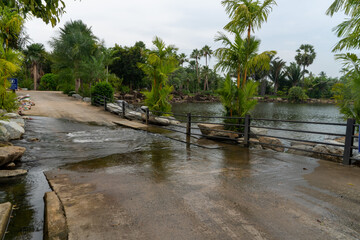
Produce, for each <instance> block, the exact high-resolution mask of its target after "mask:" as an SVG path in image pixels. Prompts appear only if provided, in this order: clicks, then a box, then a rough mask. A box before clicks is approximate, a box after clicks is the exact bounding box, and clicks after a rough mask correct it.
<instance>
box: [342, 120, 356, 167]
mask: <svg viewBox="0 0 360 240" xmlns="http://www.w3.org/2000/svg"><path fill="white" fill-rule="evenodd" d="M354 125H355V119H353V118H350V119H348V120H347V123H346V136H345V147H344V157H343V164H344V165H351V159H350V158H351V157H352V148H351V147H352V145H353V143H354V138H353V135H354V134H355V126H354Z"/></svg>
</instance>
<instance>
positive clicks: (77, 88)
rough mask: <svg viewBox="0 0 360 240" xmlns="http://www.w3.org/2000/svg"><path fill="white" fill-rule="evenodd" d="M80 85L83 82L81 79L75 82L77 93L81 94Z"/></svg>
mask: <svg viewBox="0 0 360 240" xmlns="http://www.w3.org/2000/svg"><path fill="white" fill-rule="evenodd" d="M80 85H81V80H80V78H77V79H76V80H75V92H79V89H80Z"/></svg>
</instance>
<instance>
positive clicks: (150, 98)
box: [138, 37, 179, 115]
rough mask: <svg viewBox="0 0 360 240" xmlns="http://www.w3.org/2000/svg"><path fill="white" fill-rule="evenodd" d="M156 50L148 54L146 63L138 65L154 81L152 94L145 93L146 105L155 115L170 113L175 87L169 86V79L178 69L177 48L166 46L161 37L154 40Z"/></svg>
mask: <svg viewBox="0 0 360 240" xmlns="http://www.w3.org/2000/svg"><path fill="white" fill-rule="evenodd" d="M153 44H154V46H155V48H154V49H153V50H151V51H147V53H146V61H145V63H138V66H139V68H140V69H142V70H143V71H144V73H145V74H146V76H147V77H148V79H149V80H151V81H152V88H151V91H150V92H143V94H144V95H145V97H146V99H145V103H146V105H147V106H148V107H149V109H150V110H151V111H154V113H155V114H158V115H162V113H156V112H170V111H171V105H170V103H169V101H170V100H171V98H172V96H171V95H170V93H171V92H172V91H173V89H174V88H173V86H170V85H169V84H168V77H169V75H170V74H171V73H173V72H174V71H175V70H176V69H177V67H178V64H179V63H178V61H177V59H176V50H177V48H176V47H175V46H174V45H168V46H166V44H165V42H164V41H163V40H162V39H160V38H159V37H155V38H154V40H153Z"/></svg>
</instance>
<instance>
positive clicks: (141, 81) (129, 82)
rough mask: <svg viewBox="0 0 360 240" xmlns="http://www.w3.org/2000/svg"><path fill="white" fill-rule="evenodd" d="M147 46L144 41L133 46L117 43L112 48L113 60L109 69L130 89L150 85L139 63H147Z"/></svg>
mask: <svg viewBox="0 0 360 240" xmlns="http://www.w3.org/2000/svg"><path fill="white" fill-rule="evenodd" d="M145 53H146V47H145V44H144V43H143V42H137V43H135V45H134V46H132V47H122V46H119V45H117V44H115V47H113V48H112V57H113V59H114V60H113V61H112V63H111V64H110V65H109V71H110V72H112V73H114V74H116V76H117V77H118V78H120V79H123V85H126V86H128V87H129V88H130V89H132V88H133V87H135V88H142V87H146V86H148V85H149V84H148V82H146V81H145V74H144V72H143V71H142V70H141V69H140V68H138V65H137V63H145V60H146V58H145V57H144V55H145Z"/></svg>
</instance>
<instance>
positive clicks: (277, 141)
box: [259, 137, 285, 152]
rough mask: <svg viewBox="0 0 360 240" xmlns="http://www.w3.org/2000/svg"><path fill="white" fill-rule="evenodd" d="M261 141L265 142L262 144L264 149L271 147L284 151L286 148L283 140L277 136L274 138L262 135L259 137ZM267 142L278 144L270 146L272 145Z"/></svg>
mask: <svg viewBox="0 0 360 240" xmlns="http://www.w3.org/2000/svg"><path fill="white" fill-rule="evenodd" d="M259 141H260V143H264V144H263V145H262V147H263V148H264V149H271V150H274V151H277V152H283V151H284V150H285V148H284V145H283V144H282V142H281V141H280V140H279V139H277V138H272V137H260V138H259ZM266 144H272V145H277V146H270V145H266Z"/></svg>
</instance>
